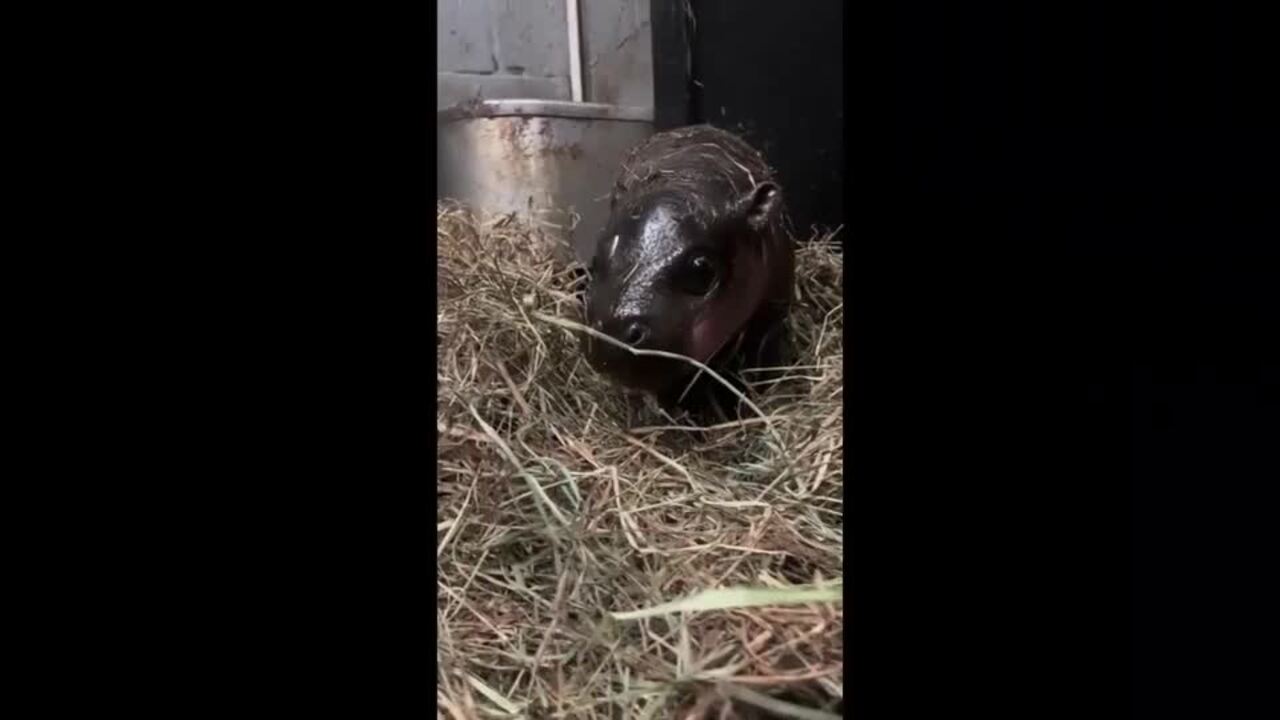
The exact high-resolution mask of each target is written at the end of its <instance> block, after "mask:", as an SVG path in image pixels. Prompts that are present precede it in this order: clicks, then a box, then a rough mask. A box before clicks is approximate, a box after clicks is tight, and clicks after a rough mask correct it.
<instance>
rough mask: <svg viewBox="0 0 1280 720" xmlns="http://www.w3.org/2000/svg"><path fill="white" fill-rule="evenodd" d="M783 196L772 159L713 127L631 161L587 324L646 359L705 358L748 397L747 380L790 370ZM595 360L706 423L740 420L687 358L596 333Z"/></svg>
mask: <svg viewBox="0 0 1280 720" xmlns="http://www.w3.org/2000/svg"><path fill="white" fill-rule="evenodd" d="M783 215H784V207H783V199H782V189H781V187H780V186H779V185H778V182H777V180H776V179H775V177H774V174H773V171H772V170H771V169H770V168H769V166H768V165H767V164H766V163H765V160H764V158H763V157H762V156H761V155H760V153H758V152H757V151H756V150H754V149H753V148H752V147H751V146H749V145H748V144H747V143H746V142H744V141H743V140H742V139H740V138H739V137H737V136H736V135H734V134H732V133H730V132H727V131H724V130H720V129H717V128H713V127H710V126H707V125H699V126H693V127H685V128H679V129H676V130H671V131H668V132H663V133H659V134H657V135H654V136H652V137H651V138H649V139H648V140H647V141H646V142H644V143H642V144H641V145H640V146H638V147H637V148H635V149H634V150H632V151H631V153H630V155H629V156H628V157H627V159H626V160H625V161H624V162H623V166H622V169H621V171H620V173H619V176H618V178H617V181H616V182H615V184H614V187H613V192H612V194H611V196H610V215H609V219H608V222H607V223H606V224H605V227H604V229H603V231H602V232H601V233H600V235H599V238H598V240H597V242H596V247H595V255H594V256H593V258H592V261H591V266H590V272H589V278H590V279H589V285H588V288H587V294H586V305H587V307H586V310H587V313H586V315H587V322H588V324H589V325H590V326H591V327H593V328H595V329H596V330H597V331H600V332H603V333H605V334H607V335H609V336H611V337H612V338H614V339H616V340H617V341H619V342H621V343H624V344H626V345H629V346H631V347H634V348H638V349H642V350H658V351H665V352H668V353H675V354H679V355H682V356H687V357H690V358H693V359H695V360H698V361H699V362H702V363H704V364H706V365H707V366H709V367H711V368H712V369H713V370H715V371H716V372H717V373H719V374H721V375H725V376H726V377H727V379H730V380H731V381H732V382H733V384H734V385H735V386H736V387H738V388H739V389H741V388H742V387H743V384H742V381H741V375H740V374H739V373H740V371H741V370H743V369H745V368H765V367H777V366H779V365H780V364H781V363H782V362H783V360H784V358H785V356H786V354H787V340H786V336H785V330H784V321H785V319H786V316H787V312H788V309H789V304H790V300H791V294H792V286H793V283H794V258H793V254H792V248H791V241H790V238H789V236H788V235H787V233H786V232H785V230H784V225H783ZM583 343H584V349H585V352H586V354H587V357H588V361H589V362H590V363H591V365H592V366H593V367H594V368H596V370H598V371H599V372H601V373H603V374H605V375H606V376H608V377H609V378H610V379H612V380H613V381H614V382H615V383H617V384H619V385H621V386H623V387H625V388H628V389H631V390H633V391H642V392H645V393H648V394H650V395H652V396H653V397H654V398H655V399H657V401H658V403H659V404H660V405H661V406H662V407H664V408H665V409H667V410H668V411H677V410H680V409H683V410H687V411H688V412H689V413H690V415H691V416H693V418H694V419H695V420H698V421H712V420H719V421H723V420H726V419H730V418H736V417H738V416H739V415H740V412H741V407H740V402H739V399H738V398H737V396H736V394H735V393H733V392H731V391H728V390H726V389H725V388H724V386H723V385H722V384H721V383H719V382H717V381H715V380H714V379H712V378H709V377H707V375H706V373H699V371H698V368H697V367H696V366H695V365H693V364H691V363H689V362H687V361H684V360H677V359H672V358H666V357H654V356H649V355H636V354H633V353H630V352H628V351H627V350H626V349H625V348H622V347H618V346H616V345H614V344H613V343H609V342H606V341H603V340H601V339H600V338H597V337H592V336H590V335H586V336H584V340H583Z"/></svg>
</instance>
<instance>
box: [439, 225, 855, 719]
mask: <svg viewBox="0 0 1280 720" xmlns="http://www.w3.org/2000/svg"><path fill="white" fill-rule="evenodd" d="M437 214H438V228H439V229H438V237H437V241H438V270H437V273H438V275H437V279H438V283H439V284H438V313H439V314H438V316H437V342H438V348H437V381H438V388H439V389H438V391H437V393H438V395H437V405H438V409H437V415H436V423H437V430H438V442H439V455H438V460H437V473H438V479H437V494H438V499H439V505H438V511H437V518H436V521H437V549H436V559H437V568H438V589H437V602H438V610H437V616H436V623H437V630H438V637H439V645H438V648H437V660H438V663H439V672H438V676H437V687H438V689H437V707H438V710H437V714H438V716H439V717H452V718H480V717H495V718H498V717H528V718H536V717H557V718H559V717H565V718H568V717H573V718H606V717H608V718H623V717H625V718H631V717H649V718H668V717H679V718H701V717H707V718H715V717H749V716H761V715H759V713H761V712H762V710H763V709H770V710H771V712H773V713H774V715H773V716H776V717H787V716H791V717H831V716H833V713H839V712H840V711H841V709H840V708H841V703H842V696H843V687H842V675H841V668H842V663H843V642H842V629H843V609H842V606H841V605H840V604H839V603H807V604H791V605H764V606H756V607H730V608H722V609H716V610H708V611H704V612H691V613H688V612H679V613H672V614H664V615H658V616H655V617H648V618H643V619H638V620H617V619H614V618H613V617H611V616H610V613H617V612H625V611H631V610H636V609H639V608H649V607H652V606H655V605H659V604H662V603H665V602H669V601H672V600H677V599H680V598H684V597H687V596H690V595H692V594H695V593H697V592H699V591H703V590H707V589H710V588H721V587H740V586H752V587H765V588H768V587H787V586H794V585H797V584H804V585H814V584H818V585H822V584H823V583H827V584H828V585H829V584H830V583H831V581H833V580H835V581H838V580H839V579H840V578H841V577H842V576H843V567H842V548H843V529H842V522H841V518H842V504H841V497H842V490H841V486H842V483H843V442H844V437H843V425H844V418H843V412H842V404H841V396H842V391H843V377H842V362H843V333H842V323H843V304H842V298H841V295H840V287H841V273H842V264H841V258H840V255H839V254H838V253H836V252H835V251H833V248H834V246H833V245H832V244H831V243H830V242H829V241H828V240H823V239H819V240H815V241H812V242H808V243H802V244H799V245H797V248H798V249H797V268H798V273H797V285H798V286H797V303H796V309H795V312H794V314H793V318H792V321H791V322H792V328H793V333H794V337H795V338H796V343H797V348H798V351H799V356H798V360H797V366H796V367H794V368H791V369H789V370H788V371H787V373H786V375H785V377H784V378H783V379H782V380H781V381H780V382H776V383H775V384H773V385H772V386H770V387H767V388H765V387H762V388H758V392H757V393H756V395H755V396H754V399H755V401H756V403H757V405H758V408H759V410H760V411H761V412H762V413H763V414H764V416H765V418H764V419H762V418H760V417H758V416H755V415H754V414H753V413H748V417H747V419H746V420H744V421H741V422H739V423H736V424H729V425H726V426H717V427H715V428H712V429H711V430H709V431H708V432H706V433H705V435H704V436H703V437H702V438H695V437H694V436H692V435H691V434H690V432H689V431H688V430H687V429H684V428H683V427H682V426H681V424H680V423H681V420H680V419H672V418H667V417H663V416H662V414H661V413H660V411H658V410H657V409H656V408H653V407H647V408H641V409H639V410H637V409H636V408H635V407H628V403H629V402H631V401H629V400H628V399H626V398H625V397H624V396H623V395H622V394H620V393H619V392H618V391H617V390H616V389H615V388H613V387H611V386H609V385H608V384H607V383H606V382H605V381H604V380H603V379H602V378H601V377H599V376H598V375H597V374H596V373H595V372H594V371H593V370H591V368H590V367H589V366H588V365H587V364H586V362H585V360H584V359H583V358H582V357H581V354H580V350H579V337H578V334H577V332H578V331H575V330H574V329H572V328H571V327H567V326H566V325H565V324H564V323H565V322H566V321H567V322H568V323H575V322H580V321H581V319H582V316H581V314H582V310H581V305H580V301H579V299H578V298H577V297H575V295H574V291H575V289H576V288H577V283H578V282H579V280H578V279H577V278H576V277H575V276H574V275H573V274H572V273H571V272H570V271H568V270H567V269H564V268H558V267H557V264H556V263H555V262H554V261H553V260H552V258H553V257H554V256H555V252H556V248H554V247H553V243H552V242H551V241H550V240H548V239H546V237H545V236H543V234H542V233H540V232H539V231H537V230H536V229H533V228H530V227H527V226H524V225H522V224H520V223H519V222H517V221H515V220H514V219H512V218H511V217H508V216H497V217H479V216H476V215H475V214H473V213H471V212H469V211H468V210H467V209H465V208H463V207H460V206H457V205H453V204H441V205H440V206H439V207H438V209H437ZM560 250H561V251H563V248H560ZM637 412H638V413H639V414H638V417H639V418H641V423H640V426H639V427H637V426H636V424H635V418H634V417H633V418H632V420H631V421H630V423H631V424H630V426H629V424H628V423H629V421H628V419H627V418H628V416H629V414H635V413H637ZM779 703H782V704H779ZM806 713H807V714H806ZM815 713H816V714H815Z"/></svg>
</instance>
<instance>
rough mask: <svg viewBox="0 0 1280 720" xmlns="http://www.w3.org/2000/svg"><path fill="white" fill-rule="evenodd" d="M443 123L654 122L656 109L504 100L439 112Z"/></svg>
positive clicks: (470, 103)
mask: <svg viewBox="0 0 1280 720" xmlns="http://www.w3.org/2000/svg"><path fill="white" fill-rule="evenodd" d="M436 117H437V119H438V120H439V121H440V122H454V121H458V120H468V119H471V118H493V117H558V118H569V119H574V120H614V121H620V122H644V123H652V122H653V108H650V107H635V106H627V105H607V104H604V103H585V102H571V101H568V100H537V99H524V98H504V99H496V100H478V101H477V100H471V101H468V102H464V103H459V104H457V105H452V106H450V107H447V108H444V109H443V110H438V111H436Z"/></svg>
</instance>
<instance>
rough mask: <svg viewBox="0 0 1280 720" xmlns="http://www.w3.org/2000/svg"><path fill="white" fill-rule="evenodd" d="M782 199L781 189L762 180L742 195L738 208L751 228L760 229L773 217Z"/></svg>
mask: <svg viewBox="0 0 1280 720" xmlns="http://www.w3.org/2000/svg"><path fill="white" fill-rule="evenodd" d="M781 200H782V191H781V190H780V189H779V188H778V186H777V185H775V184H774V183H771V182H762V183H760V184H759V185H756V186H755V187H753V188H751V191H750V192H748V193H747V194H745V195H743V197H742V199H741V200H740V201H739V204H738V208H739V211H740V212H741V213H742V216H743V217H744V218H745V219H746V221H747V225H749V226H750V227H751V228H752V229H753V230H762V229H764V228H765V227H766V226H767V225H768V224H769V221H770V220H772V219H773V216H774V215H775V214H776V213H777V211H778V205H779V204H780V202H781Z"/></svg>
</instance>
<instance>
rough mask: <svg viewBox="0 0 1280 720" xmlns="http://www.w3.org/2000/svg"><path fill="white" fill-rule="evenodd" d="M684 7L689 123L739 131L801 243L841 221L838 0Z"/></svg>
mask: <svg viewBox="0 0 1280 720" xmlns="http://www.w3.org/2000/svg"><path fill="white" fill-rule="evenodd" d="M687 8H688V9H689V10H691V11H692V17H693V20H692V28H691V29H690V32H689V33H688V42H689V43H690V45H691V49H692V63H691V64H692V81H691V85H692V88H691V89H690V92H689V94H690V96H691V104H692V107H691V117H690V120H691V121H693V122H707V123H711V124H712V125H716V126H718V127H724V128H727V129H736V130H741V131H743V132H744V133H745V135H746V137H747V139H748V140H750V141H751V142H752V144H754V145H755V146H756V147H757V148H759V149H760V150H762V151H763V152H764V153H765V155H766V156H767V157H768V158H769V161H770V162H771V163H772V164H773V165H774V167H775V168H777V170H778V172H779V174H780V176H781V180H782V182H783V184H784V188H785V190H786V193H787V200H788V206H789V207H790V209H791V216H792V220H793V222H794V223H795V227H796V230H797V232H798V233H799V234H800V235H801V236H802V237H805V236H807V235H808V231H809V228H810V226H812V225H813V224H818V225H821V226H824V227H828V228H834V227H835V226H837V225H840V224H842V223H843V222H844V166H845V160H844V94H843V92H844V62H843V43H842V29H843V8H842V3H841V2H840V0H806V2H804V3H781V2H777V1H776V0H693V1H692V2H690V3H689V5H688V6H687ZM657 30H658V26H657V23H656V22H655V32H656V31H657ZM654 47H655V53H657V52H659V50H660V48H662V44H661V43H660V42H658V41H657V39H656V38H655V44H654ZM671 59H672V60H673V61H674V60H675V58H671ZM676 62H678V61H676ZM657 64H658V58H655V65H657ZM673 64H674V63H673Z"/></svg>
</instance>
